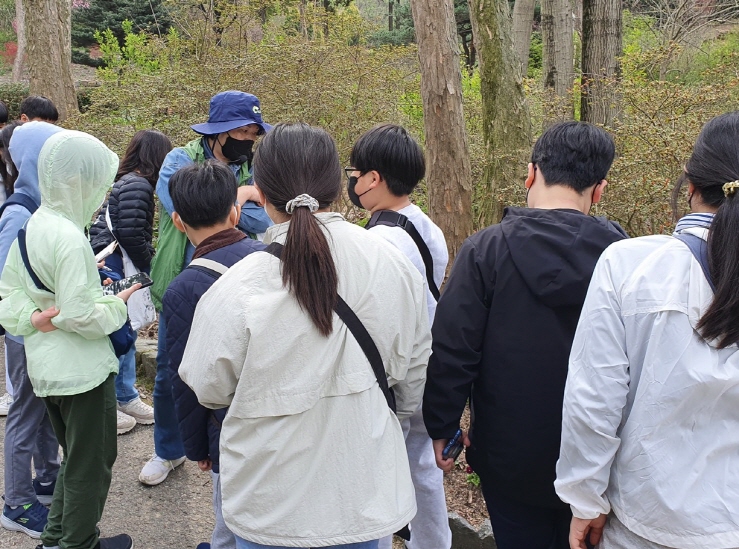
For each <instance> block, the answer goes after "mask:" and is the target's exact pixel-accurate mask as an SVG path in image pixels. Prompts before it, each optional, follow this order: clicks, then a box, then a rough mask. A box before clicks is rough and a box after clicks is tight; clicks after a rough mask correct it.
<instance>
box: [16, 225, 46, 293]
mask: <svg viewBox="0 0 739 549" xmlns="http://www.w3.org/2000/svg"><path fill="white" fill-rule="evenodd" d="M18 247H19V248H20V252H21V259H23V264H24V265H25V266H26V270H27V271H28V274H29V275H31V280H33V283H34V284H35V285H36V287H37V288H38V289H39V290H44V291H47V292H49V293H50V294H53V293H54V292H52V291H51V290H50V289H49V288H47V287H46V286H45V285H44V283H43V282H41V279H40V278H39V277H38V275H37V274H36V272H35V271H34V270H33V268H32V267H31V262H30V261H29V259H28V248H27V247H26V227H25V226H24V227H23V228H22V229H21V230H20V231H18Z"/></svg>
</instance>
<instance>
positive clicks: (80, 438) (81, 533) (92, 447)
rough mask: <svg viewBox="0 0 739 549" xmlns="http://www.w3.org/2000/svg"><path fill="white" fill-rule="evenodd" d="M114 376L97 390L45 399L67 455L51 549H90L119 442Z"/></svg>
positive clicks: (48, 539)
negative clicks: (57, 548)
mask: <svg viewBox="0 0 739 549" xmlns="http://www.w3.org/2000/svg"><path fill="white" fill-rule="evenodd" d="M114 378H115V376H114V375H112V374H111V375H110V377H108V379H106V380H105V381H104V382H103V383H102V384H101V385H99V386H98V387H95V388H94V389H92V390H90V391H87V392H86V393H82V394H79V395H72V396H50V397H46V398H44V404H46V408H47V410H48V411H49V419H50V420H51V424H52V426H53V427H54V432H55V433H56V438H57V439H58V440H59V444H61V446H62V449H63V450H64V456H63V458H62V464H61V467H60V469H59V476H58V477H57V481H56V488H55V490H54V497H53V499H52V501H51V509H50V510H49V521H48V523H47V524H46V528H44V532H43V534H41V541H42V542H43V544H44V545H45V546H47V547H53V546H55V545H59V546H60V548H61V549H92V548H93V547H95V545H96V544H97V542H98V530H97V523H98V522H99V521H100V517H101V516H102V514H103V508H104V507H105V500H106V499H107V497H108V489H109V488H110V479H111V476H112V469H113V463H115V458H116V455H117V451H118V446H117V441H116V436H117V435H116V433H117V431H116V398H115V385H114Z"/></svg>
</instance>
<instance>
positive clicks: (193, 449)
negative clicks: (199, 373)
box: [162, 229, 265, 473]
mask: <svg viewBox="0 0 739 549" xmlns="http://www.w3.org/2000/svg"><path fill="white" fill-rule="evenodd" d="M231 231H234V229H231V230H229V231H222V232H221V233H218V234H217V235H213V236H212V237H210V238H207V239H206V240H204V241H203V242H202V243H201V244H200V245H199V246H198V248H196V250H195V257H198V250H200V249H202V248H203V247H205V246H208V247H212V246H213V242H214V241H216V242H217V240H218V239H219V238H221V237H223V235H224V234H225V233H231ZM238 234H239V236H241V237H244V234H243V233H241V232H239V233H238ZM264 248H265V246H264V244H262V243H261V242H258V241H256V240H251V239H249V238H246V237H244V238H242V239H241V240H239V241H238V242H235V243H232V244H227V245H224V246H223V247H219V248H218V249H215V250H213V251H210V252H208V253H206V254H204V255H202V256H200V257H203V258H205V259H210V260H213V261H217V262H218V263H221V264H223V265H225V266H226V267H231V266H232V265H234V264H236V263H238V262H239V261H240V260H241V259H243V258H244V257H246V256H247V255H249V254H250V253H252V252H256V251H259V250H263V249H264ZM216 280H217V278H215V277H214V276H212V275H210V274H208V273H205V272H203V271H201V270H197V269H194V268H189V269H184V270H183V271H182V272H181V273H180V274H179V275H177V277H176V278H175V279H174V280H173V281H172V283H171V284H170V285H169V287H168V288H167V291H166V292H165V293H164V298H163V299H162V304H163V306H162V315H163V316H164V320H165V322H166V326H167V338H166V346H167V353H168V355H169V369H170V375H171V377H172V392H173V395H174V400H175V411H176V413H177V420H178V422H179V429H180V435H181V436H182V442H183V443H184V446H185V455H186V456H187V458H188V459H190V460H192V461H201V460H204V459H208V458H210V460H211V461H212V462H213V472H214V473H218V472H219V467H218V456H219V454H218V440H219V438H220V434H221V425H222V423H223V418H225V417H226V412H227V411H228V409H227V408H223V409H221V410H210V409H208V408H205V407H204V406H202V405H200V403H198V399H197V397H196V396H195V393H194V392H193V391H192V389H190V388H189V387H188V386H187V385H185V382H184V381H182V379H181V378H180V376H179V374H178V370H179V366H180V363H181V362H182V355H183V354H184V352H185V346H186V345H187V338H188V337H189V335H190V327H191V326H192V321H193V317H194V316H195V307H196V306H197V304H198V301H200V298H201V297H202V296H203V294H205V292H207V291H208V289H209V288H210V287H211V286H212V285H213V283H214V282H215V281H216Z"/></svg>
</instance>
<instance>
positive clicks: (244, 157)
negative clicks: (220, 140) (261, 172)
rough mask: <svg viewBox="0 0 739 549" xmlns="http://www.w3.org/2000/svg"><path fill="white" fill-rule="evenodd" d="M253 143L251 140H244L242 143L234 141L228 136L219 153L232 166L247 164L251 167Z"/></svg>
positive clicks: (237, 140)
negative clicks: (232, 164)
mask: <svg viewBox="0 0 739 549" xmlns="http://www.w3.org/2000/svg"><path fill="white" fill-rule="evenodd" d="M252 147H254V141H252V140H251V139H245V140H243V141H241V140H239V139H234V138H233V137H231V136H230V135H229V136H228V137H226V142H225V143H224V144H223V145H221V152H222V153H223V156H225V157H226V158H228V160H229V161H230V162H232V163H234V164H243V163H244V162H247V163H248V165H249V166H251V161H252V159H253V158H254V151H253V150H252Z"/></svg>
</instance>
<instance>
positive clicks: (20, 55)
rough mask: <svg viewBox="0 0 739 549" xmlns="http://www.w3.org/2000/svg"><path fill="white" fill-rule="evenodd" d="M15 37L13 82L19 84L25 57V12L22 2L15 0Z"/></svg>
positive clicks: (21, 0)
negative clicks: (16, 47)
mask: <svg viewBox="0 0 739 549" xmlns="http://www.w3.org/2000/svg"><path fill="white" fill-rule="evenodd" d="M15 36H16V43H17V44H18V49H17V50H16V52H15V61H14V62H13V82H20V81H21V78H22V77H23V61H24V58H25V56H26V10H25V9H23V0H15Z"/></svg>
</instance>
